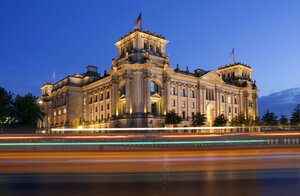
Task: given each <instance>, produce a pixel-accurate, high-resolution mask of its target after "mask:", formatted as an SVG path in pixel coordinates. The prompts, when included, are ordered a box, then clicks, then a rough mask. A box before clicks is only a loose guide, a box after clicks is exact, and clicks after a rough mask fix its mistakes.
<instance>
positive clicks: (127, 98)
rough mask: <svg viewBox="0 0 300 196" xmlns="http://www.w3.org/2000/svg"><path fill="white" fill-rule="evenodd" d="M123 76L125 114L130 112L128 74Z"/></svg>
mask: <svg viewBox="0 0 300 196" xmlns="http://www.w3.org/2000/svg"><path fill="white" fill-rule="evenodd" d="M124 78H125V115H127V116H128V115H129V114H130V78H129V76H128V75H126V76H124Z"/></svg>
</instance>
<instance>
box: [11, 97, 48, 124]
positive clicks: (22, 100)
mask: <svg viewBox="0 0 300 196" xmlns="http://www.w3.org/2000/svg"><path fill="white" fill-rule="evenodd" d="M37 98H38V97H35V96H33V95H32V94H31V93H28V94H26V95H25V96H20V95H17V96H16V98H15V101H14V107H15V111H14V114H15V119H16V122H17V123H19V124H21V125H27V126H34V125H36V123H37V120H38V119H40V120H43V116H44V115H45V114H44V113H43V112H42V111H41V109H40V106H39V105H38V103H37Z"/></svg>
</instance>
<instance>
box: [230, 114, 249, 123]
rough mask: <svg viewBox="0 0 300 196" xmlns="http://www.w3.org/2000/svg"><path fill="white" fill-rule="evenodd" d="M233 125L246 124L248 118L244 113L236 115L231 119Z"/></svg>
mask: <svg viewBox="0 0 300 196" xmlns="http://www.w3.org/2000/svg"><path fill="white" fill-rule="evenodd" d="M230 124H231V126H242V125H244V124H246V119H245V116H244V115H243V114H239V115H238V116H236V117H234V118H233V119H232V121H231V123H230Z"/></svg>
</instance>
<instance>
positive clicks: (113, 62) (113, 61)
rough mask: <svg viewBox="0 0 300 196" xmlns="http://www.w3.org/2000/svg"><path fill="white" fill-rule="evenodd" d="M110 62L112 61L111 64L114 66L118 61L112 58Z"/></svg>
mask: <svg viewBox="0 0 300 196" xmlns="http://www.w3.org/2000/svg"><path fill="white" fill-rule="evenodd" d="M111 62H112V64H113V66H114V67H116V66H117V64H118V62H117V60H116V59H115V58H112V61H111Z"/></svg>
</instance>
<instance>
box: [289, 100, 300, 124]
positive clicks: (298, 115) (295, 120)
mask: <svg viewBox="0 0 300 196" xmlns="http://www.w3.org/2000/svg"><path fill="white" fill-rule="evenodd" d="M290 121H291V125H299V124H300V104H298V105H297V106H296V107H295V109H294V112H293V113H292V117H291V120H290Z"/></svg>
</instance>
